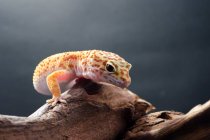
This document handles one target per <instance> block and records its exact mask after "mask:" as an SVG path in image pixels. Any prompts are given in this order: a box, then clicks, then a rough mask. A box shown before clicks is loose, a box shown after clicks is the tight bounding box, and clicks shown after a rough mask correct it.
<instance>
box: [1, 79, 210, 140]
mask: <svg viewBox="0 0 210 140" xmlns="http://www.w3.org/2000/svg"><path fill="white" fill-rule="evenodd" d="M62 98H63V99H65V100H66V101H67V102H68V103H67V104H63V103H60V104H57V105H56V106H55V107H52V106H50V105H48V104H44V105H43V106H42V107H40V108H39V109H38V110H37V111H36V112H34V113H33V114H31V115H30V116H28V117H17V116H8V115H0V139H5V140H7V139H8V140H13V139H15V140H31V139H32V140H33V139H34V140H36V139H39V140H40V139H52V140H60V139H62V140H63V139H69V140H71V139H73V140H80V139H82V140H83V139H85V140H115V139H124V140H133V139H136V140H160V139H161V140H162V139H163V140H169V139H170V140H177V139H178V140H189V139H190V140H205V139H206V140H207V139H210V120H209V118H210V101H208V102H207V103H205V104H204V105H199V106H196V107H195V108H193V109H192V110H191V111H189V112H188V113H187V114H183V113H180V112H174V111H160V112H153V113H149V114H147V113H148V111H151V110H152V109H154V107H153V106H152V105H151V104H150V103H149V102H147V101H145V100H143V99H140V98H139V97H138V96H137V95H136V94H134V93H132V92H131V91H129V90H127V89H121V88H119V87H116V86H113V85H110V84H106V83H100V84H96V83H93V82H92V81H90V80H86V79H78V80H77V81H76V84H75V85H74V86H73V88H72V89H71V90H69V91H67V92H66V93H64V94H62Z"/></svg>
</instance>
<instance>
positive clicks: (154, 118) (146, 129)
mask: <svg viewBox="0 0 210 140" xmlns="http://www.w3.org/2000/svg"><path fill="white" fill-rule="evenodd" d="M131 139H132V140H134V139H136V140H210V101H208V102H207V103H205V104H203V105H198V106H196V107H194V108H193V109H191V110H190V111H189V112H188V113H187V114H182V113H180V112H174V111H160V112H155V113H151V114H148V115H145V116H143V117H140V118H139V119H138V120H136V122H135V124H134V125H133V126H132V128H130V130H129V131H128V132H127V134H126V136H125V140H131Z"/></svg>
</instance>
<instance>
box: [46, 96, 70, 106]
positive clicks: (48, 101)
mask: <svg viewBox="0 0 210 140" xmlns="http://www.w3.org/2000/svg"><path fill="white" fill-rule="evenodd" d="M46 102H47V103H48V104H51V105H52V106H55V105H56V104H57V103H58V102H61V103H65V104H66V103H67V102H66V100H64V99H61V97H60V96H59V97H55V96H54V97H53V98H52V99H49V100H47V101H46Z"/></svg>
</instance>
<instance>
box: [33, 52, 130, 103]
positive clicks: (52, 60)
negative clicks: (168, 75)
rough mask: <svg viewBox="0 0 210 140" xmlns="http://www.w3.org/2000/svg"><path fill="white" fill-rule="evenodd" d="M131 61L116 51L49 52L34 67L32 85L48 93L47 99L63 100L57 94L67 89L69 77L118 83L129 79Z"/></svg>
mask: <svg viewBox="0 0 210 140" xmlns="http://www.w3.org/2000/svg"><path fill="white" fill-rule="evenodd" d="M130 68H131V64H130V63H128V62H127V61H125V60H124V59H123V58H122V57H120V56H119V55H117V54H115V53H111V52H106V51H101V50H89V51H76V52H64V53H59V54H55V55H52V56H49V57H47V58H45V59H44V60H42V61H41V62H40V63H39V64H38V65H37V67H36V68H35V71H34V74H33V85H34V88H35V90H36V91H37V92H38V93H41V94H45V95H50V94H52V96H53V97H52V99H50V100H47V102H48V103H51V104H52V105H55V104H56V103H57V102H58V101H60V102H65V101H64V100H62V99H61V98H60V95H61V93H62V92H64V91H65V90H68V89H69V85H70V83H71V81H73V80H74V79H76V78H79V77H83V78H87V79H91V80H93V81H95V82H107V83H111V84H114V85H116V86H119V87H122V88H124V87H128V86H129V85H130V83H131V78H130V76H129V70H130Z"/></svg>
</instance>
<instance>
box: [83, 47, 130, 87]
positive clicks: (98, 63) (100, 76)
mask: <svg viewBox="0 0 210 140" xmlns="http://www.w3.org/2000/svg"><path fill="white" fill-rule="evenodd" d="M87 60H88V63H87V64H86V66H84V67H85V69H84V72H83V73H84V75H83V76H84V77H85V78H88V79H91V80H93V81H96V82H106V83H110V84H113V85H116V86H118V87H122V88H125V87H128V86H129V85H130V83H131V78H130V75H129V71H130V69H131V64H130V63H128V62H127V61H125V60H124V59H123V58H122V57H120V56H119V55H117V54H114V53H111V52H105V51H99V50H93V51H92V52H91V53H90V55H89V57H88V58H87Z"/></svg>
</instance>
